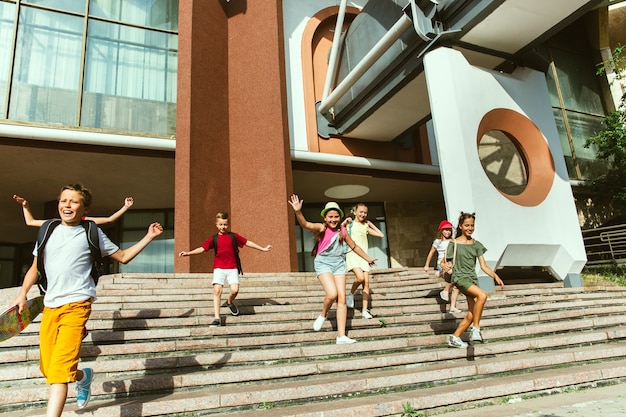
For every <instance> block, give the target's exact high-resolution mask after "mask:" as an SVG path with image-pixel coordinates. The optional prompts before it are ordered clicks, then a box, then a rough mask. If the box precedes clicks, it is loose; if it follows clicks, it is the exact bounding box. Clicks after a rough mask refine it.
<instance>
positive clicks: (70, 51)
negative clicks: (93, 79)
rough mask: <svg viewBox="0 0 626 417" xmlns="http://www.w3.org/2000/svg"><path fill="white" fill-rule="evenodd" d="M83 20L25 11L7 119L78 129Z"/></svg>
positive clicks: (21, 14) (20, 30)
mask: <svg viewBox="0 0 626 417" xmlns="http://www.w3.org/2000/svg"><path fill="white" fill-rule="evenodd" d="M82 29H83V19H82V18H80V17H74V16H68V15H64V14H60V13H56V12H50V11H45V10H38V9H33V8H30V7H22V8H21V10H20V20H19V26H18V36H17V46H16V52H15V68H14V72H13V85H12V89H11V105H10V108H9V118H11V119H14V120H25V121H31V122H43V123H51V124H62V125H69V126H75V125H76V112H77V103H78V89H79V80H80V62H81V55H82V54H81V51H82V39H83V37H82Z"/></svg>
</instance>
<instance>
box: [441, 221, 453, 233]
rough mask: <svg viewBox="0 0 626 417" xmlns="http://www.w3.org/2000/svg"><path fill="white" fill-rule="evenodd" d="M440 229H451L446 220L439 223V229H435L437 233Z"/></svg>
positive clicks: (450, 224)
mask: <svg viewBox="0 0 626 417" xmlns="http://www.w3.org/2000/svg"><path fill="white" fill-rule="evenodd" d="M441 229H453V227H452V223H450V222H449V221H447V220H442V221H441V223H439V227H438V228H437V231H439V230H441Z"/></svg>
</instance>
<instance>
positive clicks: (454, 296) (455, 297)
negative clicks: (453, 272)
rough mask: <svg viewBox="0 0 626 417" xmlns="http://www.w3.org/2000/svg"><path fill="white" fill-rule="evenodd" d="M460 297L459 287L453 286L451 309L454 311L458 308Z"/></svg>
mask: <svg viewBox="0 0 626 417" xmlns="http://www.w3.org/2000/svg"><path fill="white" fill-rule="evenodd" d="M450 285H452V284H450ZM448 291H449V290H448ZM458 298H459V289H458V288H457V287H452V297H451V298H450V310H451V311H454V310H456V309H457V308H456V301H457V300H458Z"/></svg>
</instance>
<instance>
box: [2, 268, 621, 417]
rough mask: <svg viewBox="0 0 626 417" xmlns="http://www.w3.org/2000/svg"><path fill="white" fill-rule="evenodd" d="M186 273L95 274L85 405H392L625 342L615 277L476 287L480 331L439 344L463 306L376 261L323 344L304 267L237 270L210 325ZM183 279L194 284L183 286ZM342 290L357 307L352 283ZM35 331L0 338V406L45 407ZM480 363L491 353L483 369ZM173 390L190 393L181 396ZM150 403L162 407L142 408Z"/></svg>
mask: <svg viewBox="0 0 626 417" xmlns="http://www.w3.org/2000/svg"><path fill="white" fill-rule="evenodd" d="M197 275H198V274H184V275H182V276H177V275H176V274H173V275H168V274H156V275H148V276H141V275H139V276H135V275H132V276H126V275H124V276H121V275H120V276H109V277H103V281H102V282H103V285H102V286H99V298H98V301H97V302H96V303H95V304H94V309H93V313H92V316H91V318H90V320H89V322H88V329H89V335H88V336H87V338H86V339H85V342H84V344H83V347H82V351H81V352H82V354H81V357H82V361H83V366H90V367H92V368H93V369H94V370H95V372H96V374H97V380H96V381H97V383H96V382H94V385H93V393H92V403H93V404H95V406H94V407H96V405H97V407H96V408H94V410H93V413H94V415H171V414H176V413H191V414H185V415H195V414H193V413H200V414H202V415H205V414H206V415H211V414H223V413H226V414H227V415H231V414H232V413H233V412H242V413H244V412H245V413H247V412H249V411H247V410H256V412H259V413H263V412H265V411H262V410H261V409H262V408H263V407H267V408H269V407H275V408H272V409H271V410H266V411H267V412H269V411H276V410H285V412H286V413H287V414H284V415H290V414H288V413H290V412H291V411H286V410H287V409H289V410H291V409H292V408H291V407H286V406H285V405H287V404H296V405H297V404H298V403H299V402H302V401H305V402H307V403H310V404H309V405H310V406H311V407H313V408H312V409H315V410H322V411H314V413H318V414H311V415H322V414H319V413H328V412H329V411H328V410H332V409H333V407H330V408H328V409H326V410H325V409H324V407H325V406H326V405H325V404H327V403H328V401H329V400H330V399H333V398H335V397H339V398H344V397H346V398H347V397H358V398H359V399H363V398H370V397H372V398H373V397H376V398H380V401H381V402H380V404H387V403H389V404H391V403H393V404H395V402H393V401H391V402H389V401H387V400H386V399H384V397H385V395H391V394H385V392H391V391H397V392H413V391H416V394H414V395H416V396H417V395H418V394H417V392H418V391H419V390H422V389H425V388H427V387H428V386H431V385H438V384H444V383H445V384H447V383H449V382H450V381H446V379H447V378H450V377H449V376H446V375H449V373H450V372H452V371H451V369H462V370H464V371H463V372H464V373H461V374H459V375H460V376H459V377H458V378H456V379H455V382H458V383H459V384H464V382H462V381H463V378H479V379H481V380H482V379H484V380H485V383H489V381H491V379H493V378H503V377H505V376H506V377H508V375H509V374H511V373H515V374H517V373H519V372H523V373H527V374H529V375H530V376H532V375H535V374H537V373H538V372H543V371H542V370H543V369H545V368H546V367H552V368H554V369H557V368H561V367H562V368H564V369H572V372H577V371H575V370H576V369H577V368H580V367H582V366H592V365H594V366H595V362H597V361H602V362H603V363H604V362H606V363H614V362H615V363H618V362H619V361H620V360H621V358H622V357H624V356H625V355H624V354H625V353H626V347H625V346H626V345H625V343H626V342H625V341H624V339H626V330H623V329H625V328H626V326H624V322H625V321H626V316H624V314H623V311H624V307H625V305H626V291H623V290H622V289H621V288H620V287H616V286H596V287H593V289H582V288H575V289H571V288H563V286H562V284H559V283H556V284H555V283H549V284H532V285H529V286H524V285H515V286H513V285H512V286H508V287H507V288H506V289H505V290H504V291H497V292H495V293H493V294H490V297H489V301H488V303H487V307H486V309H485V314H484V316H483V320H482V322H481V324H482V326H481V327H482V329H483V334H484V336H485V338H486V343H484V344H479V345H474V346H471V347H470V348H468V349H449V348H447V347H446V345H445V343H446V335H447V334H449V333H451V332H452V331H453V330H454V328H455V327H456V323H457V322H458V320H459V319H460V318H462V317H463V315H464V314H449V313H446V305H445V304H443V303H442V301H441V300H440V299H438V298H437V294H438V292H439V291H440V289H441V288H442V282H441V280H438V279H436V278H434V277H433V276H431V275H427V274H424V273H423V271H421V273H420V272H419V271H415V270H410V269H407V270H391V271H379V272H378V273H377V274H376V277H373V279H372V289H373V301H372V304H373V306H372V307H373V309H372V311H373V312H374V313H375V314H377V317H376V318H374V319H371V320H365V319H362V318H360V311H359V310H358V309H357V310H351V309H350V310H349V318H348V331H349V334H350V336H351V337H354V338H356V339H358V340H359V342H358V343H356V344H353V345H344V346H337V345H335V344H334V338H335V335H336V333H335V332H334V330H333V325H334V310H331V313H330V314H329V320H327V322H326V323H325V325H324V327H323V329H322V331H320V332H313V331H312V321H313V320H314V319H315V317H317V315H318V314H319V309H320V308H321V300H322V297H323V293H322V291H321V289H320V287H319V284H318V283H317V280H316V279H315V277H314V276H312V275H311V274H294V280H293V282H289V275H285V276H282V275H281V276H280V279H284V280H285V281H286V282H289V285H281V286H280V287H279V289H278V290H277V288H276V287H275V283H276V279H277V278H276V276H274V275H272V274H256V276H254V280H252V279H251V281H255V282H256V283H258V284H259V285H254V286H251V287H249V288H248V287H245V288H244V287H243V286H242V290H241V292H240V295H239V297H238V298H237V304H238V305H239V307H240V311H241V314H240V315H239V316H237V317H233V316H230V315H229V313H228V311H227V309H226V308H222V320H223V322H224V323H225V324H226V326H223V327H210V326H209V324H210V322H211V320H212V317H213V311H212V310H213V308H212V294H211V293H210V292H207V288H206V285H205V284H206V282H210V280H208V281H206V282H205V279H204V278H201V279H197V278H198V277H197ZM193 282H195V284H194V285H197V286H195V287H186V286H185V284H190V283H193ZM350 284H351V278H350V277H349V278H348V286H349V285H350ZM168 285H169V286H168ZM129 286H130V287H129ZM225 292H227V291H225ZM129 294H135V295H136V296H135V297H132V296H131V295H129ZM303 295H305V296H303ZM223 299H225V296H223ZM461 299H463V297H461ZM181 300H184V301H181ZM356 301H357V302H356V304H357V307H359V305H360V296H359V295H357V297H356ZM155 306H159V307H162V308H155ZM459 307H460V308H466V303H465V302H464V301H461V302H460V303H459ZM37 331H38V322H35V323H33V324H32V325H31V326H29V328H27V330H26V331H25V332H24V333H23V334H21V335H19V336H16V337H14V338H12V339H9V340H8V341H6V342H4V343H3V344H2V345H0V414H2V415H4V414H6V415H10V414H11V413H14V412H21V413H26V412H27V411H25V410H27V409H28V408H29V407H31V408H32V407H35V408H37V407H41V406H43V405H45V399H46V397H47V387H46V385H45V383H44V381H43V378H41V375H40V373H39V370H38V364H37V360H38V357H39V353H38V348H37V345H38V337H37ZM487 363H492V364H493V365H492V369H491V370H490V371H485V369H486V368H485V367H486V366H487ZM585 364H586V365H585ZM607 366H608V365H607ZM477 367H478V368H477ZM479 368H480V369H481V372H482V373H477V372H478V371H476V369H479ZM585 369H586V368H585ZM590 375H592V376H593V377H590V378H591V379H587V380H584V381H582V382H581V383H592V382H593V378H596V377H597V374H590ZM615 378H621V377H619V376H616V377H615ZM609 379H610V378H609ZM457 380H458V381H457ZM354 381H360V383H361V384H360V385H359V383H358V382H357V383H355V382H354ZM390 381H393V382H390ZM444 381H445V382H444ZM557 382H558V381H557ZM363 383H365V384H366V385H363ZM281 384H282V385H281ZM481 384H482V382H481ZM459 386H460V385H459ZM242 387H244V388H245V390H243V391H242ZM270 387H273V388H270ZM364 387H365V388H364ZM333 390H335V391H336V392H335V393H334V394H333ZM274 391H275V392H274ZM279 393H280V395H279ZM73 395H74V393H73V389H70V398H73V397H72V396H73ZM412 395H413V394H412ZM419 395H422V394H419ZM236 397H237V398H239V397H241V398H242V399H241V400H239V402H236V401H235V400H234V398H236ZM185 398H186V399H189V401H190V402H191V403H193V404H195V405H193V406H191V407H189V406H187V405H184V403H185V400H184V399H185ZM355 399H356V398H355ZM340 401H348V400H343V399H341V400H340ZM377 401H378V400H376V401H374V402H373V403H372V404H375V403H378V402H377ZM70 402H71V401H70ZM334 402H335V401H334V400H333V401H332V403H334ZM152 403H154V404H152ZM157 403H160V405H158V404H157ZM149 404H150V405H149ZM207 404H208V405H207ZM351 404H352V403H351ZM153 406H154V410H157V409H163V410H169V411H164V412H161V414H158V413H157V411H154V412H152V411H148V410H151V409H152V408H151V407H153ZM387 406H388V405H385V406H384V407H387ZM90 407H91V406H90ZM159 407H160V408H159ZM176 407H181V408H179V409H176ZM299 407H302V406H299V405H297V406H296V407H295V408H293V410H297V409H299ZM315 407H319V409H318V408H315ZM346 407H347V408H346V410H349V409H350V408H351V407H357V409H358V407H360V406H356V405H354V406H353V405H350V406H346ZM389 407H391V406H389ZM393 407H395V405H394V406H393ZM393 407H392V408H393ZM69 408H70V407H69V406H68V409H69ZM339 408H341V407H339V406H338V408H337V409H338V410H339ZM18 409H20V410H21V411H18ZM11 410H15V411H11ZM90 410H91V409H90ZM100 410H104V411H100ZM172 410H175V411H172ZM324 410H325V411H324ZM400 411H401V408H400ZM32 412H33V413H35V414H33V415H38V414H37V413H41V410H39V411H37V410H33V411H32ZM101 412H102V413H103V414H99V413H101ZM135 412H139V414H134V413H135ZM281 412H282V411H281ZM294 412H296V411H294ZM298 412H299V411H298ZM347 412H348V411H346V413H347ZM107 413H108V414H107ZM116 413H117V414H116ZM129 413H130V414H129ZM155 413H156V414H155ZM228 413H230V414H228ZM396 413H397V412H396ZM16 415H27V414H16ZM232 415H234V414H232ZM268 415H269V414H268ZM273 415H274V414H273ZM275 415H283V414H275ZM294 415H300V414H294ZM303 415H305V414H303ZM324 415H329V414H324ZM354 415H369V414H354ZM372 415H374V414H372ZM380 415H387V414H380ZM389 415H392V414H389Z"/></svg>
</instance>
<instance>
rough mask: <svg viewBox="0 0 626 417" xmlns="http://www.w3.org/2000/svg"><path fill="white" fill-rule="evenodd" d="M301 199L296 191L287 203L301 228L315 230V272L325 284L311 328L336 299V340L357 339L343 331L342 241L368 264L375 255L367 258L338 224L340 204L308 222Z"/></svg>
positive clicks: (331, 204)
mask: <svg viewBox="0 0 626 417" xmlns="http://www.w3.org/2000/svg"><path fill="white" fill-rule="evenodd" d="M302 203H303V201H302V200H300V198H299V197H298V196H297V195H296V194H292V195H291V199H290V200H289V204H291V207H292V208H293V210H294V211H295V213H296V219H298V223H300V226H301V227H302V228H303V229H306V230H309V231H311V232H314V233H315V234H316V244H315V249H314V253H313V254H314V255H315V261H314V265H315V273H316V274H317V279H318V280H319V281H320V283H321V284H322V288H324V293H325V295H324V304H323V306H322V314H320V316H319V317H318V318H317V319H315V322H314V323H313V330H315V331H319V330H320V329H321V328H322V326H323V325H324V322H325V321H326V316H327V314H328V311H329V310H330V308H331V307H332V305H333V304H334V303H335V301H336V302H337V344H338V345H343V344H348V343H354V342H356V340H355V339H351V338H349V337H348V336H347V335H346V321H347V316H348V309H347V307H346V256H345V251H344V244H347V245H348V247H349V248H350V250H352V251H354V252H355V253H356V254H358V255H359V256H360V257H362V258H363V259H365V261H366V262H367V264H368V265H370V266H372V265H375V264H376V259H374V258H370V257H369V256H368V255H367V253H366V252H365V251H364V250H363V249H361V248H360V247H359V246H358V245H357V244H356V243H354V240H352V238H351V237H350V235H349V234H348V232H347V231H346V229H345V227H343V226H341V218H342V217H343V210H341V208H339V204H337V203H335V202H333V201H331V202H328V203H326V206H325V207H324V209H323V210H322V211H321V213H320V214H321V215H322V218H323V219H324V223H311V222H309V221H307V219H306V218H305V217H304V215H303V214H302Z"/></svg>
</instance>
